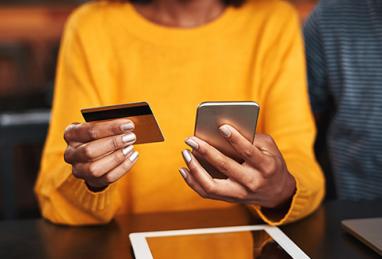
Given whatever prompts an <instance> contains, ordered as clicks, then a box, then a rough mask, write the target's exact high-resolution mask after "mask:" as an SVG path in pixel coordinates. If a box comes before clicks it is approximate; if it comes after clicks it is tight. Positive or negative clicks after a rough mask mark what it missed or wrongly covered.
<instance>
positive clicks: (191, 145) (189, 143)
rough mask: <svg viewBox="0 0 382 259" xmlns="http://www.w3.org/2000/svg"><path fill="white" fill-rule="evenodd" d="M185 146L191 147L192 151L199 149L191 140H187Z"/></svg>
mask: <svg viewBox="0 0 382 259" xmlns="http://www.w3.org/2000/svg"><path fill="white" fill-rule="evenodd" d="M185 142H186V144H187V145H189V146H190V147H192V148H193V149H196V150H198V149H199V145H198V143H196V141H195V140H193V139H192V138H188V139H186V141H185Z"/></svg>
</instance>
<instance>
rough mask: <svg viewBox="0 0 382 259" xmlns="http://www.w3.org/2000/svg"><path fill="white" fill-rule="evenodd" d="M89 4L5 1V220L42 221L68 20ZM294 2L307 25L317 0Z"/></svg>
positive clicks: (1, 141)
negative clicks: (38, 189)
mask: <svg viewBox="0 0 382 259" xmlns="http://www.w3.org/2000/svg"><path fill="white" fill-rule="evenodd" d="M83 2H85V1H81V0H0V219H5V218H7V219H11V218H28V217H38V216H39V212H38V207H37V201H36V199H35V195H34V193H33V186H34V182H35V179H36V176H37V172H38V168H39V161H40V156H41V151H42V147H43V144H44V141H45V135H46V132H47V128H48V124H49V114H50V113H49V111H50V106H51V97H52V91H53V84H54V76H55V75H54V74H55V67H56V58H57V53H58V49H59V43H60V37H61V33H62V29H63V26H64V24H65V20H66V19H67V17H68V15H69V14H70V12H71V11H72V10H73V9H74V8H75V7H76V6H78V5H80V4H81V3H83ZM290 2H291V3H292V4H294V5H295V6H296V8H297V9H298V11H299V13H300V17H301V23H303V21H304V20H305V19H306V17H307V16H308V15H309V13H310V12H311V10H312V8H313V7H314V5H315V4H316V2H317V0H290ZM329 195H330V193H329Z"/></svg>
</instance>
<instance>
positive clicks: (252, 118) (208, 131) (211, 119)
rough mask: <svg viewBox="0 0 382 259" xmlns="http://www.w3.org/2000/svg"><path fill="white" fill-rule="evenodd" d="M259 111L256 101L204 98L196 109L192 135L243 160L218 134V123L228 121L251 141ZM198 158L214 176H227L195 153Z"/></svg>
mask: <svg viewBox="0 0 382 259" xmlns="http://www.w3.org/2000/svg"><path fill="white" fill-rule="evenodd" d="M259 111H260V107H259V105H258V104H257V103H255V102H251V101H241V102H203V103H201V104H200V105H199V106H198V109H197V113H196V123H195V133H194V135H195V136H196V137H198V138H200V139H202V140H204V141H206V142H207V143H209V144H210V145H211V146H213V147H215V148H216V149H218V150H219V151H220V152H222V153H223V154H225V155H226V156H229V157H231V158H233V159H234V160H236V161H237V162H239V163H241V162H243V160H242V159H241V158H240V156H239V155H238V154H237V152H236V151H235V150H234V149H233V147H232V146H231V145H230V144H229V143H228V142H227V140H226V139H224V137H223V136H222V135H221V134H220V132H219V127H220V126H221V125H223V124H228V125H230V126H232V127H234V128H235V129H237V130H238V131H239V132H240V133H241V134H242V135H243V136H244V137H245V138H246V139H247V140H248V141H250V142H251V143H252V142H253V140H254V138H255V133H256V125H257V118H258V116H259ZM198 160H199V162H200V163H201V164H202V166H203V167H204V168H205V169H206V170H207V171H208V172H209V173H210V174H211V175H212V176H213V177H215V178H226V177H225V176H224V175H222V174H221V173H219V172H218V171H217V170H216V169H214V168H213V167H212V166H211V165H209V164H208V163H207V162H206V161H204V160H203V158H201V157H198Z"/></svg>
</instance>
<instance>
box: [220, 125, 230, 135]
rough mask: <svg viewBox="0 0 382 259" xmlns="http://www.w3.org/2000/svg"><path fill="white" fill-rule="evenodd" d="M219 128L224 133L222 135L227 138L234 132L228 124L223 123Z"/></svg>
mask: <svg viewBox="0 0 382 259" xmlns="http://www.w3.org/2000/svg"><path fill="white" fill-rule="evenodd" d="M219 130H220V132H221V133H222V135H223V136H224V137H226V138H229V137H230V136H231V134H232V131H231V129H230V127H229V126H227V125H223V126H221V127H219Z"/></svg>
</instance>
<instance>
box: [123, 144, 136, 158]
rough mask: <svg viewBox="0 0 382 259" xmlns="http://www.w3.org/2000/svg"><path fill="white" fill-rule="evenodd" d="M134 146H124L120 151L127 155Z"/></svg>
mask: <svg viewBox="0 0 382 259" xmlns="http://www.w3.org/2000/svg"><path fill="white" fill-rule="evenodd" d="M133 149H134V147H133V146H128V147H125V148H124V149H122V153H123V154H124V155H125V156H127V155H128V154H130V153H131V151H133Z"/></svg>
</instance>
